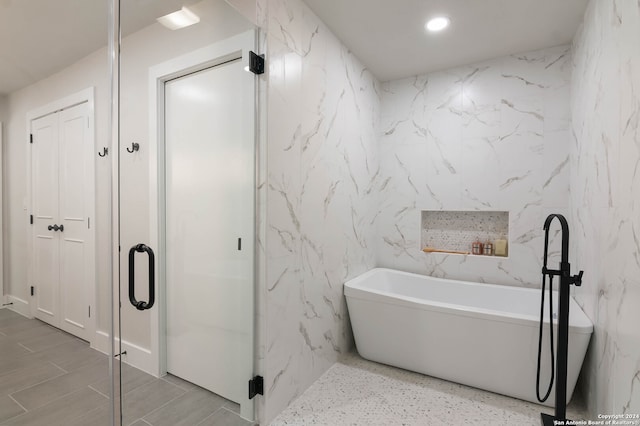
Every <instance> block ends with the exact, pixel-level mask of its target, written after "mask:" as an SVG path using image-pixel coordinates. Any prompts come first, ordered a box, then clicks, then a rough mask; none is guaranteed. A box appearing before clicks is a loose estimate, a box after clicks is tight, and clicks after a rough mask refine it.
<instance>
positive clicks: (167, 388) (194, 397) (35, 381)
mask: <svg viewBox="0 0 640 426" xmlns="http://www.w3.org/2000/svg"><path fill="white" fill-rule="evenodd" d="M122 368H123V371H122V377H123V380H122V388H123V392H124V404H123V424H124V425H135V426H178V425H182V426H198V425H200V426H210V425H216V426H250V425H252V423H251V422H248V421H246V420H244V419H243V418H241V417H240V416H239V415H238V411H239V406H238V404H235V403H233V402H231V401H229V400H226V399H224V398H222V397H220V396H218V395H216V394H213V393H211V392H209V391H207V390H204V389H202V388H200V387H198V386H196V385H194V384H191V383H189V382H186V381H184V380H182V379H180V378H178V377H175V376H171V375H167V376H165V377H162V378H160V379H158V378H155V377H153V376H150V375H149V374H146V373H144V372H142V371H140V370H138V369H136V368H133V367H130V366H128V365H126V364H123V367H122ZM109 383H110V382H109V366H108V359H107V356H106V355H104V354H102V353H100V352H98V351H95V350H93V349H91V348H90V347H89V345H88V344H87V343H86V342H84V341H82V340H80V339H78V338H76V337H74V336H71V335H69V334H67V333H65V332H62V331H60V330H58V329H56V328H53V327H51V326H49V325H47V324H45V323H43V322H41V321H38V320H35V319H27V318H25V317H23V316H21V315H19V314H17V313H15V312H13V311H11V310H9V309H0V425H2V426H4V425H15V426H18V425H20V426H58V425H59V426H108V425H110V424H111V419H110V412H109V386H110V385H109Z"/></svg>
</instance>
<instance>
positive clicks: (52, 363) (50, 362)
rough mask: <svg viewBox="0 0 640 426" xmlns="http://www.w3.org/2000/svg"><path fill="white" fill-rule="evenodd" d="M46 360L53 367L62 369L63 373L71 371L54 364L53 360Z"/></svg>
mask: <svg viewBox="0 0 640 426" xmlns="http://www.w3.org/2000/svg"><path fill="white" fill-rule="evenodd" d="M47 362H48V363H49V364H51V365H53V366H54V367H56V368H57V369H59V370H62V371H64V372H65V373H71V371H68V370H65V369H64V368H62V367H60V366H59V365H58V364H56V363H55V362H53V361H47Z"/></svg>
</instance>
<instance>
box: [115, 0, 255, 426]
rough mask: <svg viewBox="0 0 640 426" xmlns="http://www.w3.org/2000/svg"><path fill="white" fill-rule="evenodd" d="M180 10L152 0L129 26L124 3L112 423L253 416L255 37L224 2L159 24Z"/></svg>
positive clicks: (197, 6) (195, 7) (213, 0)
mask: <svg viewBox="0 0 640 426" xmlns="http://www.w3.org/2000/svg"><path fill="white" fill-rule="evenodd" d="M176 11H183V12H184V11H185V9H184V8H183V6H182V3H179V2H175V1H172V0H163V1H159V2H158V1H156V2H154V10H150V8H149V7H146V8H145V9H144V15H145V20H146V22H148V24H147V25H146V26H143V27H141V28H136V29H134V28H130V27H128V24H127V21H126V19H127V17H128V16H139V15H140V13H141V12H142V11H141V10H138V11H135V10H133V5H131V4H129V3H124V4H123V5H122V9H121V11H120V14H121V16H122V20H123V29H122V31H123V36H122V41H121V54H120V57H119V58H120V91H119V98H120V102H119V129H120V131H119V143H120V146H119V150H118V155H119V167H118V169H119V174H118V175H119V188H120V189H119V221H120V223H119V230H120V232H119V236H118V238H119V246H120V259H119V262H120V276H119V279H120V282H119V293H118V303H119V306H120V309H119V311H118V313H117V314H118V318H119V327H118V335H117V336H116V342H117V346H118V350H117V351H116V352H117V359H118V360H119V361H120V368H121V371H120V373H119V375H118V378H119V386H118V389H119V391H120V396H121V397H120V400H121V403H122V407H121V420H122V424H133V423H135V422H136V421H140V420H142V421H144V422H146V423H150V424H152V425H156V424H172V425H174V424H194V425H195V424H198V423H200V422H205V423H203V424H209V423H207V422H210V423H211V424H213V423H215V422H218V421H220V420H221V419H223V418H227V417H234V416H235V417H238V418H240V417H242V418H244V419H248V420H253V417H254V408H253V400H251V399H249V396H248V386H249V380H250V379H252V378H253V367H254V353H255V351H254V330H253V329H254V319H255V315H254V241H255V229H254V228H255V205H254V204H255V201H254V200H255V186H256V185H255V148H254V146H255V143H254V141H255V125H254V122H255V84H256V76H255V75H254V74H253V73H251V72H247V71H245V70H244V68H245V66H247V65H248V64H249V51H250V50H252V49H254V46H255V39H256V35H255V31H254V28H253V25H252V24H251V23H250V22H248V21H247V20H246V19H245V18H243V17H242V16H240V15H239V14H238V13H237V12H236V11H235V10H234V9H233V8H232V7H231V6H229V5H228V4H227V3H226V2H225V1H223V0H203V1H200V2H197V3H196V2H191V3H190V4H188V5H187V6H186V15H187V16H188V17H191V18H194V17H195V18H196V19H195V21H197V22H196V23H195V24H192V25H191V26H188V27H185V28H182V29H169V28H166V27H165V26H163V25H161V24H160V23H159V22H157V21H156V19H157V18H159V17H161V16H165V15H167V14H169V13H173V12H176ZM162 20H164V19H162ZM238 420H239V419H238ZM247 424H249V423H247Z"/></svg>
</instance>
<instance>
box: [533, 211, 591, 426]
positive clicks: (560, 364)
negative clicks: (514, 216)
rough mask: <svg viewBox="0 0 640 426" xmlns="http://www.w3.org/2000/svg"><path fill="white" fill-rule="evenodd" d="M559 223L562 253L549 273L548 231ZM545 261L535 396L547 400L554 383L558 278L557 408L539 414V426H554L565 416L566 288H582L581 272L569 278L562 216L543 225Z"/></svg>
mask: <svg viewBox="0 0 640 426" xmlns="http://www.w3.org/2000/svg"><path fill="white" fill-rule="evenodd" d="M556 218H557V219H558V221H559V222H560V227H561V231H562V253H561V257H560V268H559V269H549V268H547V255H548V253H549V228H550V227H551V222H553V220H554V219H556ZM543 229H544V260H543V266H542V302H541V306H540V335H539V341H538V378H537V379H538V380H537V382H536V392H537V393H538V399H539V400H540V402H543V401H545V400H546V399H547V397H548V396H549V393H550V392H551V387H552V386H553V380H554V374H553V373H554V372H553V368H554V365H553V364H554V363H553V316H554V315H553V303H552V296H551V294H552V292H553V277H554V276H556V275H557V276H559V277H560V288H559V292H560V300H559V301H558V348H557V356H556V363H555V372H556V375H557V380H556V404H555V415H554V416H551V415H549V414H545V413H542V414H541V417H542V426H551V425H554V424H558V423H555V422H562V423H561V424H565V423H566V420H567V419H566V416H567V351H568V346H569V301H570V299H569V297H570V296H569V286H570V285H571V284H575V285H576V286H580V285H582V274H583V272H584V271H580V272H579V273H578V275H571V265H570V264H569V225H568V224H567V219H565V217H564V216H563V215H561V214H551V215H549V216H548V217H547V219H546V220H545V222H544V226H543ZM547 276H549V335H550V341H551V366H552V372H551V382H550V383H549V389H548V390H547V394H546V395H545V396H544V397H543V398H541V397H540V394H539V384H540V355H541V354H540V352H541V347H542V320H543V313H544V290H545V283H546V277H547Z"/></svg>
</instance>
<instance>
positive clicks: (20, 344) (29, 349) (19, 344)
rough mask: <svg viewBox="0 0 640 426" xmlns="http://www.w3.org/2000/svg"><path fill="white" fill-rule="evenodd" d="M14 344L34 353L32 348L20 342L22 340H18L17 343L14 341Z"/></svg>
mask: <svg viewBox="0 0 640 426" xmlns="http://www.w3.org/2000/svg"><path fill="white" fill-rule="evenodd" d="M16 344H17V345H18V346H20V347H21V348H24V349H26V350H27V351H28V352H29V353H30V354H34V353H36V351H34V350H33V349H31V348H28V347H26V346H25V345H23V344H22V342H18V343H16Z"/></svg>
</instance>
